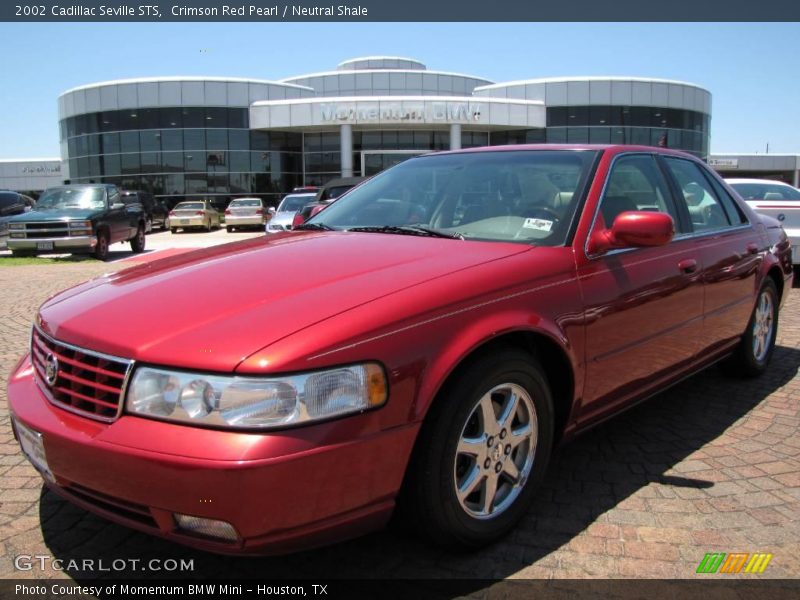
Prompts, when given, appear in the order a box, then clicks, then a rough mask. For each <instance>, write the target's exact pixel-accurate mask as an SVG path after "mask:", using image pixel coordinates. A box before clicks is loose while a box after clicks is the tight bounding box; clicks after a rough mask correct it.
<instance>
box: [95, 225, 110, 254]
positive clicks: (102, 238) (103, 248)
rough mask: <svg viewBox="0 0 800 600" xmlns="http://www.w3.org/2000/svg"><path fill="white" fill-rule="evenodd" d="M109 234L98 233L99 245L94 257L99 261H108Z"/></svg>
mask: <svg viewBox="0 0 800 600" xmlns="http://www.w3.org/2000/svg"><path fill="white" fill-rule="evenodd" d="M108 246H109V240H108V233H106V232H105V231H99V232H98V233H97V244H96V245H95V247H94V257H95V258H96V259H97V260H103V261H105V260H108Z"/></svg>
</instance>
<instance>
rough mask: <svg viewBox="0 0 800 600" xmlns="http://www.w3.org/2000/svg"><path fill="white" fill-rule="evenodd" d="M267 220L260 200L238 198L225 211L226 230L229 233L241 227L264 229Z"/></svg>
mask: <svg viewBox="0 0 800 600" xmlns="http://www.w3.org/2000/svg"><path fill="white" fill-rule="evenodd" d="M266 220H267V218H266V216H265V211H264V205H263V204H262V203H261V199H260V198H237V199H236V200H232V201H231V203H230V204H228V208H226V209H225V229H226V230H227V231H228V233H230V232H231V231H233V230H234V229H236V228H241V227H263V226H264V223H266Z"/></svg>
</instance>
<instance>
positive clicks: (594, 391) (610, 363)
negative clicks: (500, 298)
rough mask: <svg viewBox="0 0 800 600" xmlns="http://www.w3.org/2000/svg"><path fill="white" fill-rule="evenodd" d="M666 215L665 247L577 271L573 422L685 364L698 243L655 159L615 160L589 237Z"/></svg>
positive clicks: (692, 325)
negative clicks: (669, 228) (582, 319)
mask: <svg viewBox="0 0 800 600" xmlns="http://www.w3.org/2000/svg"><path fill="white" fill-rule="evenodd" d="M642 210H644V211H657V212H666V213H667V214H669V215H670V216H671V217H672V218H673V221H674V222H675V229H676V236H675V238H674V239H673V241H672V242H671V243H669V244H667V245H665V246H657V247H647V248H625V249H620V250H611V251H608V252H606V253H605V254H602V255H599V256H588V257H587V258H588V260H587V261H586V262H585V263H584V264H583V265H582V266H580V267H579V270H578V277H579V285H580V288H581V291H582V293H583V297H584V302H585V305H586V385H585V389H584V401H583V407H582V411H581V415H580V417H581V419H582V421H584V422H589V421H592V420H595V419H599V418H602V417H603V416H604V415H605V414H607V413H608V412H609V411H613V410H615V408H616V407H617V406H618V405H620V404H622V403H624V402H626V401H627V400H628V399H631V398H632V397H633V396H635V395H638V394H640V393H642V392H643V391H645V390H648V389H650V388H655V387H657V386H658V385H659V384H660V383H662V382H663V381H664V380H665V378H667V377H670V376H672V375H674V373H675V370H676V368H678V369H679V368H680V365H681V364H682V363H686V364H687V365H688V364H689V363H691V361H692V360H693V358H694V356H695V354H696V352H697V351H698V349H699V344H700V342H701V335H702V325H703V281H702V265H701V264H700V262H701V253H700V251H699V248H698V247H697V244H698V242H697V241H696V240H694V239H692V238H691V237H690V236H686V235H684V234H686V233H689V225H688V223H687V220H688V219H687V218H686V216H685V215H684V214H683V213H681V212H680V211H679V209H678V206H677V204H676V203H675V202H674V199H673V197H672V195H671V193H670V188H669V186H668V184H667V179H666V178H665V176H664V173H663V172H662V171H661V168H660V166H659V164H658V163H657V162H656V159H655V156H653V155H652V154H648V153H630V154H622V155H619V156H617V157H616V158H615V159H614V160H613V162H612V165H611V169H610V171H609V175H608V179H607V181H606V183H605V187H604V191H603V196H602V198H601V200H600V207H599V210H598V212H597V214H596V216H595V222H594V224H593V227H592V232H594V231H596V230H601V229H602V228H604V227H605V228H610V227H611V225H612V223H613V221H614V219H615V218H616V216H617V215H619V214H620V213H622V212H626V211H642Z"/></svg>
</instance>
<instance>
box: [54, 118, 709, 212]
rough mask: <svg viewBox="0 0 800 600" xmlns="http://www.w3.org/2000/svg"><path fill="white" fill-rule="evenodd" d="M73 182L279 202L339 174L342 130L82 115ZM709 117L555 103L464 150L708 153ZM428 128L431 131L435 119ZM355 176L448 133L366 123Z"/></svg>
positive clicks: (70, 151)
mask: <svg viewBox="0 0 800 600" xmlns="http://www.w3.org/2000/svg"><path fill="white" fill-rule="evenodd" d="M59 125H60V134H61V141H62V144H63V145H64V146H65V147H66V151H67V156H68V160H69V173H70V181H71V182H73V183H91V182H95V183H114V184H117V185H119V186H121V187H123V188H125V189H133V190H146V191H149V192H150V193H152V194H153V195H155V196H158V197H162V198H164V199H165V200H166V201H167V203H168V204H169V205H174V204H176V203H177V202H179V201H181V200H184V199H186V198H190V197H197V196H201V197H207V198H209V199H210V200H211V201H212V202H214V203H215V204H217V205H218V206H219V207H220V208H224V207H225V205H226V204H227V202H228V201H229V200H230V199H231V198H232V197H235V196H240V197H241V196H243V195H253V196H259V197H262V198H264V199H265V200H266V202H267V203H268V204H271V205H276V204H277V202H278V200H279V199H280V197H281V195H283V194H285V193H287V192H289V191H291V190H292V188H294V187H296V186H300V185H322V184H324V183H325V182H326V181H328V180H330V179H332V178H335V177H339V176H340V174H341V151H340V139H339V129H338V127H334V128H332V129H331V130H330V131H313V132H302V131H300V130H299V129H295V130H294V131H280V130H278V129H280V128H276V130H251V129H250V123H249V109H248V108H246V107H222V106H174V107H161V108H138V109H122V110H110V111H104V112H93V113H86V114H78V115H75V116H72V117H69V118H66V119H63V120H61V121H60V123H59ZM709 125H710V117H709V115H707V114H704V113H702V112H697V111H691V110H682V109H674V108H659V107H647V106H611V105H609V106H605V105H587V106H549V107H547V108H546V128H545V127H543V128H535V129H508V130H502V129H501V130H494V131H491V132H488V131H474V130H468V129H466V127H464V128H462V131H461V147H462V148H471V147H477V146H487V145H490V144H491V145H506V144H532V143H544V142H549V143H581V144H585V143H601V144H609V143H615V144H616V143H621V144H640V145H648V146H667V147H669V148H677V149H681V150H686V151H689V152H692V153H694V154H696V155H698V156H700V157H702V158H705V157H706V156H707V155H708V142H709V133H708V132H709ZM427 127H431V126H430V125H428V126H427ZM352 141H353V161H352V164H353V172H354V174H356V175H360V174H362V173H365V172H369V173H373V172H376V171H377V170H380V169H382V168H386V167H387V166H390V165H392V164H395V163H396V162H399V161H401V160H404V158H407V157H410V156H413V155H414V154H418V153H424V152H430V151H436V150H448V149H449V148H450V130H449V128H443V127H441V126H439V127H438V128H436V129H432V128H431V129H426V128H425V126H423V125H420V129H411V128H404V129H378V128H369V127H367V128H361V129H358V130H354V131H353V132H352Z"/></svg>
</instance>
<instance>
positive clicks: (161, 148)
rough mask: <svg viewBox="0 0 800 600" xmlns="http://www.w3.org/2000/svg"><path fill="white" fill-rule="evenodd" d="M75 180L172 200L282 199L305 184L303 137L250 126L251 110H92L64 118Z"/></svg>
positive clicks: (222, 203) (223, 202)
mask: <svg viewBox="0 0 800 600" xmlns="http://www.w3.org/2000/svg"><path fill="white" fill-rule="evenodd" d="M60 130H61V139H62V142H66V144H67V153H68V156H69V173H70V181H71V182H72V183H89V182H95V183H114V184H117V185H119V186H121V187H123V188H125V189H134V190H146V191H149V192H150V193H152V194H154V195H156V196H160V197H166V200H167V202H168V203H169V204H170V205H174V204H176V203H177V202H179V201H181V200H183V199H184V198H186V197H188V196H203V197H208V198H209V199H211V200H212V202H215V204H218V205H219V206H220V207H221V208H224V207H225V205H226V204H227V202H228V200H229V199H230V197H231V196H232V195H243V194H248V195H250V194H252V195H257V196H260V197H263V198H264V199H265V200H267V201H268V202H269V203H271V204H275V203H276V202H277V200H278V198H279V197H280V195H281V194H282V193H285V192H286V191H289V190H291V189H292V188H293V187H295V186H299V185H302V181H303V159H302V156H303V155H302V149H303V142H302V139H303V135H302V134H301V133H297V132H280V131H269V132H267V131H251V130H250V129H249V123H248V109H247V108H228V107H174V108H147V109H143V108H140V109H127V110H116V111H107V112H97V113H89V114H83V115H77V116H75V117H71V118H68V119H64V120H62V121H61V123H60Z"/></svg>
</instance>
